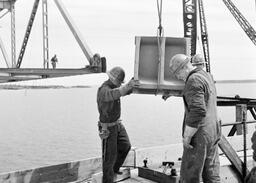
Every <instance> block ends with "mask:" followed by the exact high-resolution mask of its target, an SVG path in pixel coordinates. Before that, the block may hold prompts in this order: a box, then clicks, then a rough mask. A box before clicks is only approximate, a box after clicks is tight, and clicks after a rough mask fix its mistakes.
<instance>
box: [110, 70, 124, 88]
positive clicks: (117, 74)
mask: <svg viewBox="0 0 256 183" xmlns="http://www.w3.org/2000/svg"><path fill="white" fill-rule="evenodd" d="M107 75H108V77H109V79H110V81H111V82H112V83H114V84H115V85H117V86H118V85H120V84H121V83H123V82H124V78H125V72H124V70H123V69H122V68H121V67H114V68H112V69H111V70H110V71H108V72H107Z"/></svg>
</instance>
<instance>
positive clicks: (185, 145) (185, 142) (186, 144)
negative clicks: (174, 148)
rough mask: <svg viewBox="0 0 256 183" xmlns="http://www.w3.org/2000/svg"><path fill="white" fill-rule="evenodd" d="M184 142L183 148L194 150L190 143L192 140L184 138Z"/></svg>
mask: <svg viewBox="0 0 256 183" xmlns="http://www.w3.org/2000/svg"><path fill="white" fill-rule="evenodd" d="M182 141H183V146H184V147H185V148H187V149H192V148H193V146H192V145H191V144H190V142H191V138H190V137H184V138H183V139H182Z"/></svg>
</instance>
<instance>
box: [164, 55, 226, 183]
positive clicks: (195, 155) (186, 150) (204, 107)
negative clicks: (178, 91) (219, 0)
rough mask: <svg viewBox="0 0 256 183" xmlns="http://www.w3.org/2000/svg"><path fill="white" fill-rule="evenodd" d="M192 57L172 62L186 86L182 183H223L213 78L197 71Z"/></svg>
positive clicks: (174, 58) (178, 56) (184, 93)
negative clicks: (220, 172)
mask: <svg viewBox="0 0 256 183" xmlns="http://www.w3.org/2000/svg"><path fill="white" fill-rule="evenodd" d="M190 60H191V59H190V57H188V56H186V55H184V54H176V55H174V56H173V57H172V58H171V60H170V65H169V68H170V71H171V73H172V74H173V75H174V76H175V77H176V78H177V79H179V80H183V81H184V82H185V88H184V90H183V101H184V106H185V116H184V121H183V134H182V137H183V156H182V164H181V182H182V183H199V182H200V178H201V177H202V180H203V182H204V183H219V182H220V175H219V169H220V163H219V153H218V142H219V140H220V136H221V130H220V122H219V120H218V115H217V95H216V88H215V84H214V81H213V79H212V77H211V75H210V74H208V73H207V72H205V71H204V70H202V69H200V68H196V67H194V66H193V65H192V64H191V62H190Z"/></svg>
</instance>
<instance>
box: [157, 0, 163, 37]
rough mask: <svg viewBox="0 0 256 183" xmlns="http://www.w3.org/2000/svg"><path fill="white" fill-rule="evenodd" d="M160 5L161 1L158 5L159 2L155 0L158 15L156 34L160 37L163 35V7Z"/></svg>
mask: <svg viewBox="0 0 256 183" xmlns="http://www.w3.org/2000/svg"><path fill="white" fill-rule="evenodd" d="M162 5H163V2H162V0H160V4H159V1H158V0H157V13H158V21H159V26H158V29H157V34H158V36H160V37H161V36H162V35H163V26H162V7H163V6H162Z"/></svg>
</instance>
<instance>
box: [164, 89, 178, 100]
mask: <svg viewBox="0 0 256 183" xmlns="http://www.w3.org/2000/svg"><path fill="white" fill-rule="evenodd" d="M172 96H173V97H179V96H181V92H180V91H172V92H164V94H163V95H162V99H163V100H167V99H168V98H169V97H172Z"/></svg>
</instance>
